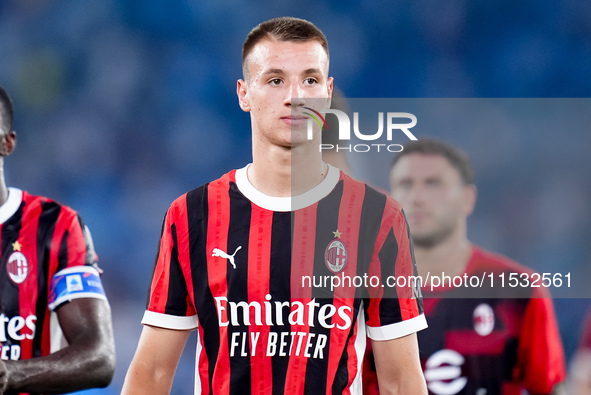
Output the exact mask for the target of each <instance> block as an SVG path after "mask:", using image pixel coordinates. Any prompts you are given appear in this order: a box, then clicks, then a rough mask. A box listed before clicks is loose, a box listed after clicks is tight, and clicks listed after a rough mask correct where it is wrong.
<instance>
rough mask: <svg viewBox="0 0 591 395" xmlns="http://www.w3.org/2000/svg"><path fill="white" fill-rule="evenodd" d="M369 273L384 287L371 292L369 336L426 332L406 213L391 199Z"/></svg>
mask: <svg viewBox="0 0 591 395" xmlns="http://www.w3.org/2000/svg"><path fill="white" fill-rule="evenodd" d="M369 270H370V274H372V275H377V276H379V277H380V278H381V283H380V286H379V287H376V288H373V289H370V298H369V301H368V307H367V310H366V311H367V313H368V316H367V317H366V319H367V326H368V336H369V337H370V338H371V339H373V340H390V339H395V338H399V337H402V336H406V335H408V334H411V333H414V332H417V331H419V330H422V329H425V328H426V327H427V322H426V320H425V316H424V314H423V302H422V297H421V294H420V288H419V283H418V281H417V280H416V279H417V278H418V272H417V268H416V263H415V259H414V253H413V246H412V238H411V237H410V232H409V229H408V224H407V222H406V217H405V216H404V212H403V211H402V209H401V208H400V206H399V204H398V203H396V201H394V200H393V199H392V198H390V197H388V198H387V201H386V204H385V207H384V211H383V215H382V222H381V226H380V230H379V233H378V237H377V238H376V243H375V246H374V252H373V256H372V260H371V263H370V268H369ZM381 285H383V287H382V286H381Z"/></svg>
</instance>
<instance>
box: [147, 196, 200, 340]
mask: <svg viewBox="0 0 591 395" xmlns="http://www.w3.org/2000/svg"><path fill="white" fill-rule="evenodd" d="M179 199H181V202H179V201H178V200H177V201H176V202H175V203H173V205H172V206H171V207H170V208H169V210H168V212H167V214H166V217H165V218H164V223H163V226H162V232H161V236H160V242H159V245H158V252H157V254H156V262H155V265H154V273H153V275H152V284H151V286H150V291H149V294H148V301H147V307H146V312H145V314H144V318H143V320H142V324H146V325H152V326H158V327H162V328H168V329H177V330H189V329H195V328H196V327H197V325H198V321H197V315H196V312H195V308H194V305H193V301H192V298H191V295H190V291H191V292H192V290H191V288H190V287H189V286H188V285H187V278H190V276H191V270H190V262H188V259H186V258H184V257H182V256H181V254H179V250H187V249H188V245H186V244H188V240H187V238H186V235H187V233H188V230H187V226H188V225H187V216H186V209H185V210H183V205H182V204H179V203H182V201H183V200H184V199H182V198H179ZM185 242H186V243H185ZM183 243H185V244H183Z"/></svg>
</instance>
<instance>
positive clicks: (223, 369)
mask: <svg viewBox="0 0 591 395" xmlns="http://www.w3.org/2000/svg"><path fill="white" fill-rule="evenodd" d="M328 63H329V55H328V46H327V43H326V38H325V36H324V34H323V33H322V32H321V31H320V30H318V29H317V28H316V27H315V26H314V25H313V24H311V23H309V22H307V21H304V20H301V19H296V18H277V19H273V20H270V21H267V22H264V23H262V24H260V25H259V26H257V27H256V28H254V29H253V30H252V31H251V32H250V34H249V35H248V37H247V39H246V41H245V43H244V46H243V73H244V80H239V81H238V86H237V93H238V100H239V104H240V107H241V108H242V110H244V111H247V112H250V115H251V127H252V141H253V163H252V164H250V165H248V166H246V167H244V168H242V169H239V170H234V171H231V172H229V173H228V174H226V175H224V176H222V177H221V178H220V179H218V180H215V181H212V182H210V183H208V184H206V185H204V186H202V187H200V188H197V189H195V190H193V191H191V192H188V193H187V194H185V195H183V196H181V197H180V198H178V199H177V200H176V201H175V202H174V203H173V204H172V205H171V206H170V208H169V210H168V213H167V215H166V218H165V221H164V226H163V232H162V236H161V239H160V246H159V253H158V258H157V261H156V267H155V270H154V275H153V279H152V286H151V289H150V295H149V300H148V306H147V311H146V313H145V315H144V319H143V323H144V324H145V326H144V329H143V331H142V335H141V337H140V341H139V345H138V349H137V352H136V355H135V357H134V359H133V361H132V364H131V366H130V368H129V371H128V373H127V377H126V381H125V384H124V387H123V393H124V394H145V393H150V394H161V393H167V392H168V391H170V388H171V384H172V379H173V376H174V371H175V369H176V365H177V363H178V360H179V357H180V355H181V352H182V350H183V347H184V345H185V342H186V340H187V337H188V335H189V331H190V330H192V329H198V331H199V340H198V347H197V354H198V355H197V361H198V368H197V372H196V393H204V394H207V393H212V394H249V393H253V394H272V393H273V394H283V393H285V394H320V393H322V394H324V393H330V394H343V393H345V394H360V393H361V381H360V379H361V378H360V369H361V362H362V359H363V353H364V348H365V341H366V340H365V339H366V331H367V333H368V335H369V337H370V338H372V339H373V340H374V349H375V355H376V364H377V367H378V376H379V380H380V383H381V384H382V385H383V386H384V388H388V391H389V393H392V394H423V393H426V388H425V382H424V378H423V377H422V373H421V369H420V364H419V359H418V349H417V343H416V334H415V332H416V331H417V330H420V329H423V328H424V327H425V326H426V323H425V320H424V317H423V315H422V311H421V310H422V306H421V301H420V298H419V299H417V298H415V297H413V293H412V292H409V291H412V290H405V289H396V291H397V292H398V298H393V297H390V298H388V297H387V296H388V295H387V294H388V291H390V290H384V289H383V288H373V289H368V288H367V287H358V288H355V287H351V286H348V287H345V286H342V287H341V286H337V287H336V288H335V289H331V288H329V289H326V288H323V289H317V288H313V287H312V286H310V285H302V280H303V279H304V277H306V276H308V278H310V276H314V278H329V279H333V278H335V277H336V276H338V275H342V276H344V275H346V276H349V277H352V276H356V275H359V276H361V275H363V274H367V273H371V274H373V275H374V276H376V277H378V278H380V279H381V278H383V277H385V276H387V275H394V274H400V275H412V274H413V272H414V269H415V268H414V262H413V258H412V251H411V249H410V245H409V244H410V242H409V238H408V233H407V227H406V222H405V219H404V216H403V214H402V212H401V210H400V207H399V206H398V204H397V203H396V202H395V201H394V200H392V199H391V198H389V197H387V196H386V195H384V194H381V193H379V192H377V191H375V190H374V189H372V188H370V187H368V186H366V185H365V184H362V183H359V182H357V181H354V180H353V179H351V178H349V177H348V176H346V175H344V174H343V173H342V172H340V171H339V170H338V169H336V168H334V167H331V166H328V165H326V164H325V163H323V162H322V160H321V154H320V150H319V143H320V137H319V134H320V131H319V130H317V131H316V132H317V133H316V134H315V136H314V138H313V139H312V140H310V141H309V140H308V138H307V135H306V131H305V130H306V128H305V125H306V122H307V119H308V118H307V116H306V115H304V113H303V112H304V111H307V110H303V107H304V106H312V105H314V104H312V103H313V102H314V103H316V104H318V102H319V101H320V102H321V103H322V105H323V106H324V108H328V106H329V104H330V96H331V93H332V78H329V77H328ZM311 98H316V101H313V100H311ZM309 99H310V100H309ZM318 99H320V100H318ZM316 109H321V108H319V107H316Z"/></svg>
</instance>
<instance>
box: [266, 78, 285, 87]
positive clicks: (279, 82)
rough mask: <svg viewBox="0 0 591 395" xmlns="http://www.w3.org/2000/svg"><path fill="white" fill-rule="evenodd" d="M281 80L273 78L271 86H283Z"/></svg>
mask: <svg viewBox="0 0 591 395" xmlns="http://www.w3.org/2000/svg"><path fill="white" fill-rule="evenodd" d="M281 82H282V81H281V78H273V79H272V80H270V81H269V84H271V85H274V86H277V85H281Z"/></svg>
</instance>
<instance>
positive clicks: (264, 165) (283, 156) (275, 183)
mask: <svg viewBox="0 0 591 395" xmlns="http://www.w3.org/2000/svg"><path fill="white" fill-rule="evenodd" d="M300 148H302V149H300ZM307 151H309V150H307V149H304V148H303V147H297V148H293V149H285V148H282V147H275V146H272V147H266V149H258V150H257V149H254V150H253V163H252V166H250V167H249V168H248V179H249V181H250V183H251V184H252V185H253V186H254V187H255V188H256V189H257V190H258V191H259V192H261V193H264V194H265V195H268V196H275V197H289V196H297V195H301V194H302V193H305V192H307V191H309V190H310V189H312V188H314V187H315V186H316V185H318V184H320V182H322V180H323V179H324V177H326V173H327V171H328V166H327V165H326V164H325V163H323V162H322V157H321V156H320V154H317V153H316V152H312V153H309V152H307Z"/></svg>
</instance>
